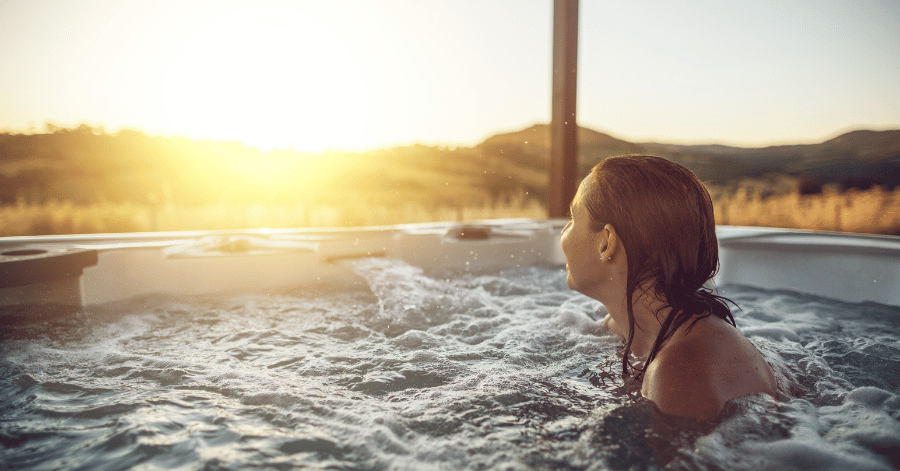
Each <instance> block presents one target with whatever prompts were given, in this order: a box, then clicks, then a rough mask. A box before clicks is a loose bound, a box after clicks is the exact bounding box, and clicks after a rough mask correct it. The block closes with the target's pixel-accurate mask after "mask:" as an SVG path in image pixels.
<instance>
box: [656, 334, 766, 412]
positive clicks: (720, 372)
mask: <svg viewBox="0 0 900 471" xmlns="http://www.w3.org/2000/svg"><path fill="white" fill-rule="evenodd" d="M774 391H775V380H774V377H773V376H772V372H771V370H770V369H769V366H768V364H767V363H766V362H765V360H764V359H763V357H762V355H761V354H760V353H759V351H758V350H756V347H754V346H753V344H752V343H750V341H749V340H747V338H746V337H744V335H743V334H741V333H740V332H739V331H738V330H737V329H736V328H734V327H733V326H731V325H729V324H726V323H725V322H722V321H720V320H718V319H710V318H707V319H704V320H701V321H700V322H698V323H697V324H696V326H694V328H693V329H691V330H690V331H687V330H686V329H684V328H682V329H679V332H677V333H676V334H675V336H673V338H672V339H671V340H670V341H669V342H668V343H667V344H666V345H665V346H664V347H663V348H662V350H661V351H660V352H659V354H658V355H657V357H656V359H654V361H653V362H652V363H651V364H650V365H649V366H648V368H647V372H646V374H645V376H644V384H643V386H642V389H641V392H642V393H643V395H644V396H645V397H647V398H648V399H650V400H651V401H653V402H654V403H655V404H656V405H657V407H659V408H660V410H662V411H663V412H665V413H667V414H670V415H676V416H681V417H694V418H710V417H713V416H715V415H716V414H718V413H719V412H720V411H721V410H722V407H723V406H724V405H725V403H726V402H727V401H728V400H730V399H734V398H736V397H741V396H745V395H748V394H754V393H759V392H765V393H768V394H774Z"/></svg>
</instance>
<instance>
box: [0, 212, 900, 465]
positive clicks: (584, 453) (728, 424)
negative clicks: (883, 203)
mask: <svg viewBox="0 0 900 471" xmlns="http://www.w3.org/2000/svg"><path fill="white" fill-rule="evenodd" d="M564 223H565V221H562V220H502V221H497V220H494V221H479V222H474V223H471V224H463V225H460V224H451V223H440V224H414V225H400V226H391V227H380V228H363V229H346V230H313V229H310V230H256V231H240V232H196V233H186V232H180V233H167V234H127V235H96V236H61V237H31V238H6V239H2V240H0V253H2V254H3V255H2V257H4V261H3V262H2V264H3V268H0V274H2V275H3V276H2V278H0V279H2V284H0V315H2V316H3V317H2V320H3V321H4V329H3V332H2V338H0V378H2V380H0V408H2V410H4V414H3V419H2V421H0V443H2V444H3V449H2V450H0V463H6V464H9V465H10V466H12V467H27V468H34V469H63V468H73V469H75V468H83V469H88V468H98V467H102V468H104V469H127V468H131V467H135V466H143V467H146V468H249V467H262V468H293V467H306V468H313V469H324V468H330V469H556V468H567V469H621V468H628V467H631V468H635V469H643V468H652V467H655V466H664V465H669V466H673V467H687V468H701V469H704V468H728V469H762V468H766V467H770V468H771V467H777V468H787V469H790V468H791V467H794V468H797V469H808V468H809V467H847V468H858V469H892V468H896V467H898V466H900V462H898V461H897V458H896V457H897V456H898V452H900V425H898V418H900V396H898V393H900V374H898V371H900V337H898V333H897V329H896V325H897V318H898V317H897V316H900V289H898V288H900V270H898V267H900V240H898V239H897V238H893V237H877V236H862V235H847V234H829V233H817V232H807V231H786V230H778V229H763V228H738V227H719V228H718V236H719V242H720V256H721V261H722V266H721V269H720V271H719V273H718V275H717V277H716V279H715V285H716V287H717V288H718V289H720V292H721V293H722V294H725V295H726V296H728V297H730V298H731V299H733V300H735V301H736V302H737V304H738V305H739V306H740V308H741V310H736V311H735V317H736V319H737V322H738V327H739V328H741V329H742V330H743V331H744V332H745V333H746V334H747V335H748V336H749V337H750V338H751V340H752V341H754V342H755V343H756V344H757V345H758V346H759V348H760V350H761V351H762V352H763V354H764V355H765V356H766V358H767V359H768V360H769V362H770V364H772V366H773V368H774V369H775V370H776V373H777V376H778V378H779V381H780V385H781V389H782V391H783V393H784V395H783V397H780V398H778V399H773V398H769V397H768V396H760V397H747V398H742V399H740V400H736V401H733V403H731V404H730V405H729V406H728V407H727V408H726V410H725V411H723V413H722V414H721V415H720V417H718V418H717V419H716V420H714V421H711V422H703V423H697V422H686V421H683V420H678V419H674V418H669V417H665V416H663V415H661V414H659V413H658V411H656V410H655V408H654V407H653V406H652V404H649V403H647V402H646V401H643V400H642V399H641V398H640V397H639V396H637V395H635V394H634V392H633V391H630V390H627V389H625V388H623V387H622V381H621V379H620V378H619V377H618V371H619V361H620V360H619V357H618V356H617V353H616V352H617V351H618V348H619V346H620V344H619V340H618V339H616V338H615V337H613V336H611V335H609V334H608V333H606V332H604V331H603V329H601V328H599V327H598V325H597V324H596V323H595V322H594V319H595V318H596V312H597V310H602V306H600V305H599V303H597V302H596V301H593V300H590V299H588V298H585V297H584V296H581V295H579V294H577V293H574V292H571V291H569V290H568V289H566V287H565V271H564V266H563V265H564V258H563V256H562V253H561V251H560V248H559V233H560V230H561V229H562V227H563V225H564Z"/></svg>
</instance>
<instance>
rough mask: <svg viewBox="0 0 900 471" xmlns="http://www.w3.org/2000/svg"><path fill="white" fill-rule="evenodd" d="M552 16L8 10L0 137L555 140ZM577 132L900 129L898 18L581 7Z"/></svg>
mask: <svg viewBox="0 0 900 471" xmlns="http://www.w3.org/2000/svg"><path fill="white" fill-rule="evenodd" d="M551 29H552V0H540V1H538V0H470V1H467V0H456V1H449V0H448V1H432V0H410V1H386V0H360V1H349V0H331V1H267V0H253V1H236V0H234V1H232V0H215V1H207V2H200V1H152V2H151V1H127V0H112V1H105V0H96V1H62V0H58V1H40V0H27V1H7V0H0V130H6V131H12V132H41V131H43V130H44V129H45V123H47V122H52V123H55V124H57V125H61V126H67V127H74V126H77V125H78V124H80V123H87V124H90V125H92V126H102V127H103V128H105V129H106V130H108V131H110V132H115V131H116V130H118V129H122V128H131V129H140V130H143V131H145V132H147V133H150V134H159V135H176V134H177V135H186V136H189V137H191V138H212V139H217V140H242V141H244V142H246V143H248V144H251V145H254V146H259V147H262V148H266V149H270V148H285V147H288V146H291V147H292V148H295V149H297V150H306V151H321V150H323V149H369V148H374V147H384V146H393V145H398V144H406V143H412V142H421V143H425V144H441V145H473V144H476V143H477V142H479V141H480V140H482V139H484V138H485V137H487V136H489V135H491V134H494V133H496V132H502V131H511V130H516V129H519V128H523V127H525V126H528V125H531V124H534V123H538V122H548V121H549V119H550V94H551V89H550V86H551V69H550V65H551V52H552V47H551V33H552V31H551ZM579 40H580V43H579V80H578V94H579V96H578V103H577V107H578V120H579V124H581V125H583V126H587V127H591V128H593V129H596V130H599V131H603V132H607V133H610V134H612V135H614V136H616V137H619V138H622V139H626V140H631V141H639V142H640V141H650V140H654V141H664V142H673V143H713V142H715V143H723V144H734V145H744V146H761V145H767V144H773V143H801V142H816V141H821V140H824V139H827V138H830V137H833V136H835V135H836V134H838V133H840V132H843V131H847V130H851V129H860V128H867V129H900V2H898V1H896V0H883V1H864V0H819V1H808V2H782V1H767V0H752V1H750V0H748V1H729V2H721V1H712V0H710V1H699V0H685V1H679V2H672V1H649V0H648V1H626V0H582V1H581V18H580V34H579Z"/></svg>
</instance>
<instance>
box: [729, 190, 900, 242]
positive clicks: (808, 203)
mask: <svg viewBox="0 0 900 471" xmlns="http://www.w3.org/2000/svg"><path fill="white" fill-rule="evenodd" d="M716 193H717V192H715V191H714V192H713V194H714V197H713V206H714V207H715V213H716V223H717V224H727V225H734V226H766V227H785V228H795V229H813V230H822V231H839V232H860V233H867V234H891V235H900V187H898V188H896V189H894V191H885V190H884V189H883V188H881V187H879V186H875V187H873V188H872V189H870V190H865V191H859V190H849V191H847V192H844V193H839V192H837V191H835V190H833V189H832V190H830V191H829V190H827V189H826V191H825V192H824V193H822V194H814V195H801V194H799V193H798V192H796V191H793V192H790V193H785V194H775V195H770V196H766V197H764V196H761V195H760V194H759V193H751V192H749V191H747V190H746V189H739V190H738V191H735V192H733V193H719V194H716Z"/></svg>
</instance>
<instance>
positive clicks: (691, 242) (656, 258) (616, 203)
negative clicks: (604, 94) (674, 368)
mask: <svg viewBox="0 0 900 471" xmlns="http://www.w3.org/2000/svg"><path fill="white" fill-rule="evenodd" d="M591 176H592V177H593V181H592V186H591V188H590V190H589V191H588V192H586V194H585V196H584V199H583V201H584V205H585V207H586V208H587V210H588V213H589V214H590V219H591V230H592V231H594V232H599V231H601V230H602V229H603V226H605V225H606V224H611V225H612V226H613V227H614V228H615V230H616V233H617V234H618V235H619V239H620V240H621V242H622V245H623V246H624V248H625V253H626V255H627V259H628V275H627V279H626V282H625V294H626V305H627V306H628V332H629V334H628V338H627V339H626V342H625V355H624V356H623V358H622V374H623V375H625V376H627V375H628V369H629V367H631V368H634V369H636V370H638V371H639V372H640V374H642V373H643V371H644V369H645V368H646V367H647V365H649V364H650V362H652V361H653V359H654V358H655V357H656V355H657V353H659V349H660V347H661V346H662V344H663V342H665V341H666V340H668V339H669V338H670V337H671V336H672V335H673V334H674V333H675V331H676V330H678V329H679V328H680V327H682V326H683V325H685V324H686V323H688V322H689V321H690V325H689V326H688V327H687V328H688V329H690V328H691V327H693V325H694V324H695V323H696V322H697V321H698V320H700V319H702V318H704V317H708V316H710V315H713V316H716V317H719V318H721V319H724V320H725V321H727V322H729V323H730V324H731V325H734V324H735V323H734V318H733V317H732V315H731V311H730V310H729V309H728V306H727V305H726V304H725V303H726V302H731V301H730V300H728V299H726V298H723V297H721V296H717V295H715V294H713V293H712V292H711V291H710V290H709V289H708V288H706V287H704V284H705V283H706V282H707V281H708V280H709V279H711V278H712V277H713V275H715V273H716V271H717V270H718V268H719V247H718V243H717V240H716V226H715V219H714V217H713V206H712V200H711V199H710V197H709V192H708V191H707V190H706V187H704V186H703V183H701V182H700V180H699V179H698V178H697V176H696V175H694V173H693V172H691V171H690V170H688V169H687V168H685V167H683V166H681V165H679V164H677V163H675V162H672V161H669V160H666V159H663V158H660V157H653V156H648V155H624V156H620V157H611V158H608V159H606V160H604V161H602V162H600V163H599V164H597V165H596V166H595V167H594V168H593V169H592V170H591ZM645 286H647V287H648V288H649V289H652V290H654V291H655V292H656V294H657V296H658V297H659V298H660V300H662V301H663V302H664V306H663V307H671V308H672V311H671V312H670V314H669V316H668V317H667V318H666V319H665V320H664V321H663V323H662V327H661V329H660V331H659V335H658V336H657V337H656V341H655V342H654V344H653V347H652V348H651V350H650V354H649V355H648V356H647V360H646V362H644V365H643V367H635V366H632V365H630V363H629V362H628V355H629V353H630V352H631V344H632V342H633V341H634V328H635V321H634V310H633V304H634V302H635V296H634V293H635V291H637V290H638V289H641V288H642V287H645ZM731 304H734V303H733V302H731ZM657 315H658V312H657Z"/></svg>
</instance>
